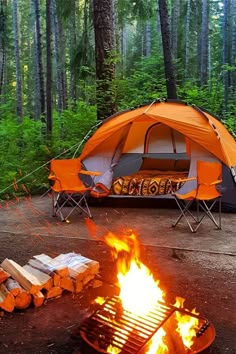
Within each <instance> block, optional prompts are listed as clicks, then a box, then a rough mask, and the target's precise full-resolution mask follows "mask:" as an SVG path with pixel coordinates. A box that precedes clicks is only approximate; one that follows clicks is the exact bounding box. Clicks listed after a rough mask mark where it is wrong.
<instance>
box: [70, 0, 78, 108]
mask: <svg viewBox="0 0 236 354" xmlns="http://www.w3.org/2000/svg"><path fill="white" fill-rule="evenodd" d="M71 6H72V8H73V10H72V13H71V21H70V22H69V36H70V37H69V46H70V88H69V89H70V98H71V100H72V108H73V109H75V104H76V100H77V88H76V81H77V80H76V77H77V75H76V74H77V72H76V67H75V65H74V63H73V61H74V48H75V46H76V43H77V36H76V32H77V26H76V17H75V9H76V8H75V1H74V0H73V2H72V3H71Z"/></svg>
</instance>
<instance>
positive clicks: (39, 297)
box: [33, 291, 45, 307]
mask: <svg viewBox="0 0 236 354" xmlns="http://www.w3.org/2000/svg"><path fill="white" fill-rule="evenodd" d="M44 298H45V297H44V295H43V293H42V291H38V292H37V293H36V294H34V295H33V303H34V306H35V307H40V306H42V304H43V302H44Z"/></svg>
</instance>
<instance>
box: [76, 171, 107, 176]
mask: <svg viewBox="0 0 236 354" xmlns="http://www.w3.org/2000/svg"><path fill="white" fill-rule="evenodd" d="M79 173H81V174H83V175H87V176H101V174H102V172H98V171H86V170H81V171H79Z"/></svg>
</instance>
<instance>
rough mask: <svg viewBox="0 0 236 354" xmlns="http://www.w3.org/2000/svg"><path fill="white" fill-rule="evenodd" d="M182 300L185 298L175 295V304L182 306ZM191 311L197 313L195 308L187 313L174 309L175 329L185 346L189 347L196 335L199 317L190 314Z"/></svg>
mask: <svg viewBox="0 0 236 354" xmlns="http://www.w3.org/2000/svg"><path fill="white" fill-rule="evenodd" d="M184 301H185V300H184V299H183V298H181V297H177V298H176V303H175V306H176V307H179V308H183V305H184ZM191 313H192V314H196V315H198V313H197V312H196V310H195V309H193V310H192V311H191V312H190V314H189V315H188V314H186V313H181V312H179V311H176V320H177V329H176V331H177V332H178V333H179V334H180V336H181V338H182V341H183V343H184V345H185V347H186V348H189V349H190V348H191V346H192V345H193V343H194V338H195V337H196V332H197V330H198V328H199V319H198V318H197V317H194V316H191Z"/></svg>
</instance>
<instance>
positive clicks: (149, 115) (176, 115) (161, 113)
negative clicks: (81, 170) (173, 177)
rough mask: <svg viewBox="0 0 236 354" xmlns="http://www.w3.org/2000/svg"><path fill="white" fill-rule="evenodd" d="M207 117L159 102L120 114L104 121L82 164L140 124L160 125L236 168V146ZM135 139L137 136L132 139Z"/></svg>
mask: <svg viewBox="0 0 236 354" xmlns="http://www.w3.org/2000/svg"><path fill="white" fill-rule="evenodd" d="M204 115H205V116H204ZM204 115H203V114H202V113H200V112H198V111H197V110H196V109H195V108H193V107H192V106H187V105H185V104H183V103H175V102H157V103H154V104H153V105H149V106H144V107H141V108H138V109H135V110H132V111H129V112H124V113H120V114H119V115H117V116H115V117H114V118H110V119H109V120H107V121H105V122H104V123H103V125H102V126H101V127H100V128H99V129H98V130H97V131H96V132H95V133H94V134H93V136H92V137H91V138H90V139H89V140H88V141H87V143H86V145H85V147H84V149H83V151H82V154H81V160H84V158H85V157H86V156H88V155H89V154H91V152H93V154H96V150H97V148H99V145H100V144H101V143H102V142H103V141H105V140H106V139H107V138H109V137H110V136H111V135H112V134H115V133H116V132H117V131H118V130H120V129H122V128H124V127H125V126H126V125H127V124H129V123H137V124H138V122H140V121H145V120H146V121H150V122H153V123H155V122H161V123H163V124H166V125H167V126H169V127H171V128H173V129H175V130H177V131H179V132H180V133H182V134H184V135H185V136H186V137H187V138H189V139H191V140H192V141H195V142H196V143H198V144H199V145H200V146H202V147H204V148H205V149H206V150H207V151H209V152H211V153H212V154H213V155H214V156H216V157H217V158H218V159H219V160H221V161H222V162H224V163H225V165H226V166H228V167H232V166H235V165H236V142H235V140H234V138H233V137H232V136H231V135H230V133H229V132H228V131H227V129H226V128H225V127H224V126H223V124H221V123H220V122H219V121H218V120H217V119H215V118H214V117H213V116H211V115H210V114H208V113H204ZM133 139H134V140H135V139H136V136H133Z"/></svg>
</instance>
